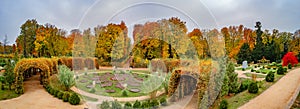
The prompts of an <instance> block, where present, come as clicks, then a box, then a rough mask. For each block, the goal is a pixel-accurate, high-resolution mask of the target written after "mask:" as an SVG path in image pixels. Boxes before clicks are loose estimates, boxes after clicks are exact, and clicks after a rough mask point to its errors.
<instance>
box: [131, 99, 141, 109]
mask: <svg viewBox="0 0 300 109" xmlns="http://www.w3.org/2000/svg"><path fill="white" fill-rule="evenodd" d="M132 107H133V108H135V109H136V108H141V102H140V101H138V100H136V101H135V102H134V104H133V106H132Z"/></svg>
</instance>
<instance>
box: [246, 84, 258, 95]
mask: <svg viewBox="0 0 300 109" xmlns="http://www.w3.org/2000/svg"><path fill="white" fill-rule="evenodd" d="M248 92H249V93H257V92H258V86H257V83H256V82H251V83H250V84H249V86H248Z"/></svg>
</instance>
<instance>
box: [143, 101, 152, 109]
mask: <svg viewBox="0 0 300 109" xmlns="http://www.w3.org/2000/svg"><path fill="white" fill-rule="evenodd" d="M149 107H150V101H149V100H148V101H144V102H143V103H142V108H149Z"/></svg>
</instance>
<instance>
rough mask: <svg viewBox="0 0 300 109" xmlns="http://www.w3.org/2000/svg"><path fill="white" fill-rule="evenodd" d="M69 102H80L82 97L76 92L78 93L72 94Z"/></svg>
mask: <svg viewBox="0 0 300 109" xmlns="http://www.w3.org/2000/svg"><path fill="white" fill-rule="evenodd" d="M69 103H70V104H72V105H77V104H79V103H80V98H79V96H78V94H76V93H73V94H71V96H70V97H69Z"/></svg>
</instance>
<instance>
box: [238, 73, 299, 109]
mask: <svg viewBox="0 0 300 109" xmlns="http://www.w3.org/2000/svg"><path fill="white" fill-rule="evenodd" d="M299 90H300V68H297V69H293V70H292V71H290V72H289V73H287V74H286V75H285V76H284V77H282V78H281V79H280V80H279V81H277V82H276V83H275V84H274V85H272V86H271V87H270V88H268V89H267V90H265V91H264V92H263V93H262V94H260V95H259V96H257V97H255V98H254V99H252V100H250V101H249V102H248V103H246V104H244V105H243V106H241V107H239V108H240V109H287V108H290V106H291V105H292V104H293V102H294V100H295V97H297V95H298V93H299Z"/></svg>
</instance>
